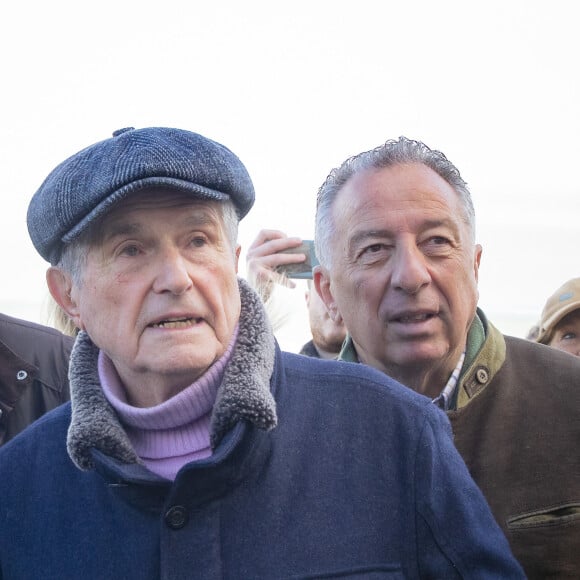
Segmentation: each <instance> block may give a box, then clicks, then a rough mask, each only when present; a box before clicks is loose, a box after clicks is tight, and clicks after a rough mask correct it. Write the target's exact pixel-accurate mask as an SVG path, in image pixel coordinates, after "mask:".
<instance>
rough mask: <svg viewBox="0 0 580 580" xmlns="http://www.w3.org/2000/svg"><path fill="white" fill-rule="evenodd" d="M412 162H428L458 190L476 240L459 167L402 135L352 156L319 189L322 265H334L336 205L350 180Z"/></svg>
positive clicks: (318, 243)
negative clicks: (366, 173) (369, 172)
mask: <svg viewBox="0 0 580 580" xmlns="http://www.w3.org/2000/svg"><path fill="white" fill-rule="evenodd" d="M411 163H422V164H423V165H426V166H427V167H429V168H430V169H432V170H433V171H435V172H436V173H437V174H438V175H439V176H440V177H442V178H443V179H444V180H445V181H446V182H447V183H448V184H449V185H450V186H451V187H452V188H453V189H454V190H455V192H456V193H457V194H458V195H459V197H460V198H461V201H462V202H463V207H464V209H465V221H466V223H467V224H468V225H469V227H470V230H471V235H472V239H473V240H474V239H475V210H474V208H473V201H472V199H471V194H470V192H469V189H468V188H467V183H466V182H465V181H464V180H463V178H462V177H461V175H460V173H459V170H458V169H457V168H456V167H455V166H454V165H453V163H451V161H449V160H448V159H447V157H445V155H444V154H443V153H441V152H440V151H437V150H434V149H430V148H429V147H427V145H425V144H424V143H422V142H421V141H415V140H413V139H408V138H407V137H399V139H390V140H389V141H387V142H386V143H384V144H383V145H380V146H379V147H375V148H374V149H371V150H370V151H364V152H363V153H359V154H358V155H354V156H353V157H350V158H349V159H347V160H346V161H345V162H344V163H343V164H342V165H341V166H340V167H336V168H335V169H333V170H332V171H331V172H330V174H329V175H328V177H327V178H326V181H325V182H324V183H323V184H322V186H321V187H320V189H319V190H318V198H317V204H316V225H315V234H314V239H315V247H316V255H317V257H318V260H319V261H320V263H321V265H322V266H324V267H325V268H330V267H331V255H332V240H333V239H338V236H337V234H336V232H335V226H334V221H333V219H332V205H333V203H334V200H335V199H336V196H337V195H338V193H339V191H340V190H341V189H342V188H343V187H344V185H345V184H346V183H347V181H348V180H349V179H351V177H353V176H355V175H357V174H358V173H361V172H363V171H367V170H372V169H383V168H385V167H393V166H395V165H406V164H411Z"/></svg>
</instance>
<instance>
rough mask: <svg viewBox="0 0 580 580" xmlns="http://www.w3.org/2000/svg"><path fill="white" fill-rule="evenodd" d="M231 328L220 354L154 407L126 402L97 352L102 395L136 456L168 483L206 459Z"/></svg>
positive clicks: (103, 357) (112, 371)
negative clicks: (169, 396)
mask: <svg viewBox="0 0 580 580" xmlns="http://www.w3.org/2000/svg"><path fill="white" fill-rule="evenodd" d="M237 334H238V328H237V327H236V329H235V331H234V334H233V336H232V339H231V341H230V344H229V345H228V347H227V349H226V351H225V352H224V354H223V355H222V356H221V357H220V358H219V359H218V360H217V361H216V362H215V363H214V364H213V365H212V366H211V367H210V368H209V369H208V370H207V371H206V372H205V373H204V374H203V375H202V376H201V377H200V378H199V379H197V380H196V381H195V382H194V383H192V384H191V385H190V386H189V387H187V388H186V389H184V390H183V391H181V392H180V393H178V394H177V395H175V396H174V397H171V398H170V399H168V400H167V401H165V402H163V403H161V404H160V405H156V406H154V407H147V408H140V407H134V406H132V405H130V404H129V403H128V402H127V396H126V392H125V387H124V386H123V384H122V382H121V379H120V378H119V375H118V374H117V371H116V370H115V367H114V366H113V363H112V361H111V359H110V358H109V357H108V356H107V355H106V354H104V353H103V352H102V351H101V352H100V353H99V359H98V372H99V378H100V381H101V385H102V387H103V392H104V394H105V397H106V398H107V400H108V401H109V403H110V404H111V406H112V407H113V408H114V409H115V411H116V412H117V415H118V417H119V419H120V421H121V424H122V425H123V426H124V428H125V431H126V432H127V435H128V437H129V440H130V441H131V443H132V445H133V448H134V449H135V452H136V453H137V455H138V456H139V457H140V458H141V460H142V461H143V463H144V464H145V465H146V466H147V467H148V468H149V469H150V470H151V471H153V472H154V473H156V474H158V475H161V476H162V477H165V478H166V479H170V480H173V479H175V476H176V475H177V472H178V471H179V470H180V469H181V467H182V466H183V465H185V464H186V463H189V462H190V461H194V460H196V459H203V458H205V457H209V456H210V455H211V445H210V435H209V426H210V419H211V411H212V409H213V406H214V403H215V401H216V396H217V391H218V388H219V386H220V385H221V382H222V380H223V376H224V371H225V368H226V365H227V364H228V362H229V360H230V358H231V355H232V351H233V347H234V345H235V342H236V338H237Z"/></svg>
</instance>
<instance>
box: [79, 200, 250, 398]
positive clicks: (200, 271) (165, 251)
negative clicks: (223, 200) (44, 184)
mask: <svg viewBox="0 0 580 580" xmlns="http://www.w3.org/2000/svg"><path fill="white" fill-rule="evenodd" d="M221 212H222V209H221V207H220V204H219V203H217V202H210V201H199V200H192V199H191V197H187V196H185V195H183V194H179V193H173V192H167V191H162V192H159V190H151V191H148V192H146V193H140V194H138V195H134V196H132V197H129V198H128V199H127V200H125V201H123V202H121V203H120V204H119V205H118V206H117V207H116V208H115V209H113V210H112V211H111V213H109V214H108V215H107V216H106V217H105V218H104V220H103V223H102V226H101V228H100V230H99V240H98V241H96V242H94V243H92V244H91V247H90V249H89V253H88V259H87V262H86V265H85V266H84V268H83V272H82V284H80V285H73V287H72V291H71V298H72V301H73V304H74V308H75V313H74V314H75V316H74V320H75V322H76V324H77V326H79V328H81V329H83V330H86V331H87V333H88V334H89V336H90V337H91V339H92V340H93V342H94V343H95V344H96V345H97V346H98V347H99V348H100V349H102V350H103V351H104V352H105V353H106V354H107V355H108V356H109V357H110V358H111V360H112V361H113V363H114V365H115V368H116V369H117V372H118V373H119V375H120V377H121V379H122V380H123V382H124V384H125V386H126V387H127V389H128V390H131V389H135V388H139V386H140V385H143V384H152V385H174V386H179V387H180V388H183V387H185V386H187V385H189V384H190V383H191V382H193V381H194V380H195V379H196V378H197V377H199V376H200V375H201V374H203V373H204V371H205V370H206V369H207V368H208V367H209V366H210V365H211V364H212V363H213V362H214V361H215V360H216V359H218V358H219V357H220V356H221V355H222V354H223V353H224V350H225V349H226V348H227V346H228V344H229V341H230V339H231V337H232V334H233V331H234V328H235V326H236V323H237V321H238V318H239V313H240V296H239V290H238V285H237V277H236V271H237V254H236V252H235V251H234V249H233V248H232V247H231V243H230V241H229V240H228V238H227V236H226V230H225V228H224V223H223V218H222V213H221Z"/></svg>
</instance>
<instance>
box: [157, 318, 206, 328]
mask: <svg viewBox="0 0 580 580" xmlns="http://www.w3.org/2000/svg"><path fill="white" fill-rule="evenodd" d="M202 320H203V319H202V318H179V319H175V320H160V321H159V322H154V323H153V324H150V325H149V326H150V327H151V328H168V329H172V328H189V327H191V326H195V325H196V324H199V323H200V322H202Z"/></svg>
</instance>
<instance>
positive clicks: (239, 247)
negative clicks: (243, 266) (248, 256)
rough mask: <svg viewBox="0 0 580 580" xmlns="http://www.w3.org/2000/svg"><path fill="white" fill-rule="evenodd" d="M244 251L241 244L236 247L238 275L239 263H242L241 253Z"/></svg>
mask: <svg viewBox="0 0 580 580" xmlns="http://www.w3.org/2000/svg"><path fill="white" fill-rule="evenodd" d="M241 251H242V246H240V244H238V245H237V246H236V257H235V261H236V274H237V273H238V266H239V262H240V252H241Z"/></svg>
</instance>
